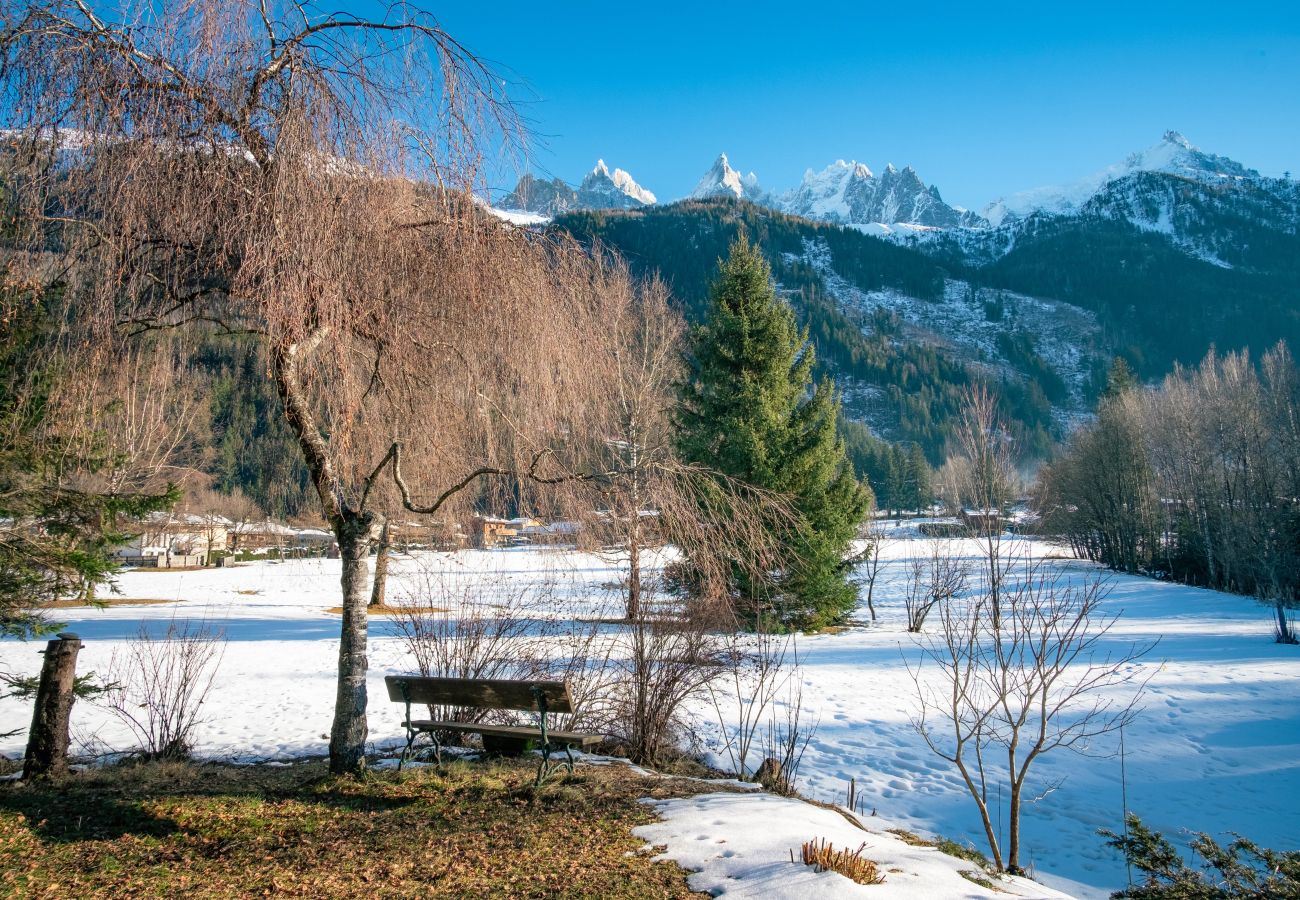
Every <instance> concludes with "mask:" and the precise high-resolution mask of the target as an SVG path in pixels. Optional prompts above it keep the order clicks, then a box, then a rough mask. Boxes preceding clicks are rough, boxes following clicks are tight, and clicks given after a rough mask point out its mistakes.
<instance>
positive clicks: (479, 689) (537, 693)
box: [384, 675, 605, 784]
mask: <svg viewBox="0 0 1300 900" xmlns="http://www.w3.org/2000/svg"><path fill="white" fill-rule="evenodd" d="M384 683H385V684H386V685H387V686H388V699H389V700H392V701H393V702H394V703H403V704H405V705H406V719H405V721H403V722H402V726H403V727H404V728H405V729H406V747H405V748H404V749H403V750H402V758H401V759H400V760H399V761H398V764H397V767H398V769H401V767H402V766H403V765H404V764H405V763H406V761H407V760H408V759H409V758H410V756H411V748H412V747H413V746H414V744H415V739H416V737H417V736H418V735H420V734H421V733H425V734H428V735H429V738H430V739H431V740H432V741H433V748H434V753H435V754H436V756H437V759H438V761H439V762H441V761H442V744H441V742H440V741H439V740H438V732H447V731H453V732H459V733H461V734H477V735H480V736H482V738H483V749H484V750H487V751H488V752H496V753H503V754H512V753H522V752H523V751H524V750H526V749H527V747H528V743H529V742H530V741H539V742H540V744H541V751H542V765H541V767H540V768H539V769H538V772H537V783H538V784H540V783H541V782H542V781H543V780H544V779H545V778H546V777H547V776H548V775H549V774H550V773H551V771H552V767H551V753H552V751H554V750H557V749H561V748H562V749H563V750H564V754H565V757H566V758H567V763H566V765H567V766H568V769H569V773H570V774H572V773H573V751H574V750H575V749H580V748H583V747H589V746H592V745H594V744H599V743H600V742H601V741H603V740H604V739H605V738H604V736H603V735H598V734H581V733H579V732H573V731H553V730H551V729H550V728H549V727H547V717H548V716H550V715H552V714H554V713H570V712H573V702H572V700H571V699H570V697H569V685H568V684H567V683H566V682H563V681H512V680H508V679H486V678H425V677H422V676H419V675H388V676H385V678H384ZM414 703H420V704H428V705H431V706H460V707H465V708H468V709H508V710H515V711H519V712H535V713H538V714H539V716H540V717H541V721H540V722H539V726H540V727H538V728H529V727H526V726H521V725H486V724H483V723H480V722H438V721H433V720H431V719H416V718H414V717H413V716H412V715H411V705H412V704H414Z"/></svg>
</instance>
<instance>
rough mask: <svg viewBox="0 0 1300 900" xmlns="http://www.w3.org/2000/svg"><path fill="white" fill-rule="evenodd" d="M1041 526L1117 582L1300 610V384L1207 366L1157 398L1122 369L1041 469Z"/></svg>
mask: <svg viewBox="0 0 1300 900" xmlns="http://www.w3.org/2000/svg"><path fill="white" fill-rule="evenodd" d="M1040 490H1041V491H1042V496H1041V498H1040V505H1041V506H1042V508H1043V509H1044V511H1045V523H1044V524H1045V526H1046V527H1047V528H1048V529H1049V530H1050V531H1052V532H1055V533H1057V534H1060V535H1062V536H1064V537H1065V538H1066V539H1068V540H1069V541H1070V543H1071V544H1072V545H1073V546H1074V549H1075V550H1076V552H1078V553H1079V554H1081V555H1083V556H1085V557H1087V558H1089V559H1092V560H1096V561H1098V562H1102V563H1105V564H1106V565H1108V566H1110V567H1112V568H1115V569H1119V570H1123V571H1126V572H1147V573H1151V574H1156V575H1160V576H1163V577H1168V578H1173V579H1175V580H1178V581H1181V582H1184V583H1186V584H1194V585H1203V586H1206V587H1212V588H1218V589H1222V590H1228V591H1235V592H1238V593H1243V594H1250V595H1254V596H1256V597H1258V598H1260V599H1261V600H1264V601H1267V602H1270V603H1272V604H1274V605H1275V606H1276V608H1277V612H1278V622H1279V630H1280V633H1281V634H1283V635H1288V634H1289V633H1290V631H1289V626H1288V624H1287V621H1286V618H1285V615H1284V613H1283V610H1284V609H1285V608H1286V607H1290V606H1295V605H1296V604H1297V603H1300V372H1298V371H1297V368H1296V364H1295V361H1294V359H1293V358H1292V356H1291V354H1290V351H1289V350H1288V349H1287V346H1286V344H1285V343H1279V344H1278V345H1277V346H1275V347H1274V348H1273V349H1272V350H1270V351H1268V352H1267V353H1265V354H1264V356H1263V357H1262V358H1261V359H1260V360H1259V363H1258V365H1256V364H1254V363H1253V362H1252V360H1251V358H1250V355H1249V354H1248V353H1247V352H1245V351H1243V352H1239V353H1230V354H1228V355H1226V356H1218V355H1215V354H1214V353H1211V354H1210V355H1209V356H1207V357H1206V358H1205V360H1204V361H1203V362H1202V363H1201V365H1200V366H1199V367H1197V368H1196V369H1182V368H1179V369H1176V370H1175V371H1174V372H1173V374H1171V375H1169V376H1168V377H1166V378H1165V380H1164V381H1163V382H1162V383H1161V384H1160V385H1159V386H1157V387H1152V388H1142V387H1138V386H1137V385H1136V384H1135V382H1134V380H1133V378H1132V375H1131V373H1130V372H1129V370H1128V368H1127V367H1126V366H1125V365H1123V364H1122V363H1118V364H1117V365H1116V367H1115V368H1114V369H1113V370H1112V376H1111V379H1110V383H1109V385H1108V387H1107V390H1106V393H1105V395H1104V396H1103V398H1102V401H1101V405H1100V408H1099V410H1098V414H1097V419H1096V421H1095V422H1094V423H1092V424H1091V425H1088V426H1086V427H1083V428H1080V429H1079V430H1078V431H1077V432H1075V434H1074V435H1073V436H1072V437H1071V439H1070V441H1069V442H1068V444H1067V445H1066V447H1065V449H1064V451H1063V452H1062V454H1061V456H1060V457H1059V458H1058V459H1057V460H1056V461H1055V462H1053V463H1052V464H1051V465H1049V466H1046V467H1045V468H1044V469H1043V472H1042V474H1041V478H1040Z"/></svg>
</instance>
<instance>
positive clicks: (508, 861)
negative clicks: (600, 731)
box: [0, 760, 718, 898]
mask: <svg viewBox="0 0 1300 900" xmlns="http://www.w3.org/2000/svg"><path fill="white" fill-rule="evenodd" d="M534 765H535V764H534V763H533V762H531V761H528V760H500V761H494V762H490V763H464V762H459V761H457V762H452V763H450V764H448V765H447V766H445V767H441V768H437V769H435V768H416V769H413V770H408V771H404V772H402V773H400V774H398V773H396V772H393V771H391V770H386V771H383V772H378V773H371V774H369V775H367V776H366V777H364V778H360V779H349V778H337V777H333V776H331V775H329V773H328V771H327V769H326V767H325V765H324V763H322V762H310V763H302V764H296V765H293V766H288V767H267V766H246V767H236V766H227V765H217V764H178V763H148V764H137V765H130V766H119V767H113V768H108V769H98V770H94V771H89V772H84V773H81V774H77V775H73V776H70V777H69V778H67V779H65V780H64V781H62V782H61V783H46V784H40V783H37V784H23V783H5V784H2V785H0V895H3V896H12V897H42V898H64V897H78V898H109V897H113V898H117V897H211V898H216V897H231V896H262V895H276V896H290V897H411V898H416V897H419V898H425V897H471V896H478V897H489V896H490V897H504V896H510V897H574V898H578V897H589V898H604V897H610V898H633V897H636V898H640V897H695V896H700V895H697V894H693V893H692V892H691V891H690V889H689V888H688V887H687V884H686V873H685V872H684V871H683V870H682V869H680V868H678V867H677V866H675V865H672V864H665V863H653V862H651V861H650V858H649V854H645V853H642V852H640V851H641V848H642V843H641V841H639V840H637V839H636V838H634V837H633V836H632V834H631V830H632V828H633V827H635V826H637V825H642V824H645V823H648V822H650V821H652V820H653V819H654V813H653V812H652V811H651V810H650V809H649V808H648V807H647V806H646V805H645V804H642V803H639V802H637V801H638V799H639V798H641V797H645V796H650V797H672V796H685V795H689V794H692V793H697V792H699V791H700V790H710V791H713V790H717V789H718V787H717V786H716V785H700V784H699V783H697V782H690V781H685V780H678V779H655V778H646V777H644V776H639V775H636V774H635V773H633V772H632V771H630V770H629V769H626V768H624V767H621V766H587V767H580V768H579V770H578V773H577V775H576V776H574V777H572V778H564V779H560V780H557V781H556V782H553V783H551V784H550V785H548V786H546V787H544V788H543V789H542V790H541V791H535V790H533V788H532V781H533V777H534V773H535V768H534Z"/></svg>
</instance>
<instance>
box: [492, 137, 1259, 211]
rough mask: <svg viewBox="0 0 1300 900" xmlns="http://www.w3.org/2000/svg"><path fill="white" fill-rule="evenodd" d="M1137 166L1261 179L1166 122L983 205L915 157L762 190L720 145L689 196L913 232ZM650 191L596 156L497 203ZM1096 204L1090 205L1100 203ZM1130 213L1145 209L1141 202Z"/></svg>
mask: <svg viewBox="0 0 1300 900" xmlns="http://www.w3.org/2000/svg"><path fill="white" fill-rule="evenodd" d="M1143 173H1157V174H1163V175H1171V176H1175V177H1177V178H1181V179H1186V180H1189V181H1192V182H1196V183H1198V184H1201V185H1204V186H1208V187H1211V188H1214V189H1226V190H1232V189H1233V188H1240V187H1247V188H1257V187H1259V186H1260V185H1261V184H1265V185H1266V183H1267V182H1270V181H1271V182H1281V184H1280V185H1279V186H1283V185H1285V182H1282V181H1281V180H1280V179H1265V178H1262V176H1260V174H1259V173H1258V172H1256V171H1255V170H1254V169H1249V168H1247V167H1246V166H1244V165H1242V164H1241V163H1238V162H1236V161H1234V160H1232V159H1228V158H1227V157H1223V156H1217V155H1215V154H1212V153H1206V152H1204V151H1202V150H1200V149H1198V148H1197V147H1195V146H1193V145H1192V144H1191V142H1190V141H1188V140H1187V138H1185V137H1184V136H1183V135H1181V134H1179V133H1178V132H1175V131H1169V132H1166V133H1165V135H1164V137H1163V138H1162V140H1161V141H1160V142H1159V143H1157V144H1156V145H1154V146H1152V147H1150V148H1148V149H1146V150H1143V151H1140V152H1137V153H1133V154H1131V155H1130V156H1129V157H1128V158H1127V159H1125V160H1123V161H1121V162H1119V163H1116V164H1115V165H1112V166H1108V167H1106V168H1105V169H1102V170H1101V171H1099V172H1094V173H1093V174H1091V175H1089V176H1087V177H1085V178H1081V179H1079V180H1078V181H1076V182H1073V183H1071V184H1066V185H1061V186H1053V187H1039V188H1034V189H1031V190H1026V191H1022V192H1019V193H1016V194H1012V195H1011V196H1009V197H1004V198H999V199H998V200H995V201H994V202H992V203H990V204H988V205H987V206H986V207H985V208H984V210H983V211H982V213H975V212H972V211H970V210H966V209H962V208H961V207H955V206H951V205H949V204H948V203H946V202H944V200H943V197H942V195H941V194H940V193H939V189H938V187H937V186H935V185H932V184H931V185H927V184H926V183H925V182H924V181H923V180H922V179H921V177H920V175H918V174H917V172H916V170H914V169H913V168H912V167H911V166H905V167H904V168H902V169H897V168H895V167H894V166H893V165H892V164H890V165H887V166H885V168H884V170H883V171H881V172H880V173H879V174H876V173H873V172H872V170H871V169H869V168H868V167H867V166H866V165H865V164H863V163H859V162H855V161H852V160H851V161H848V162H845V161H844V160H836V161H835V162H834V163H832V164H831V165H829V166H827V167H825V168H824V169H821V170H820V171H816V170H813V169H808V170H807V171H806V172H805V173H804V176H803V179H802V181H801V182H800V184H799V185H798V186H797V187H796V188H794V189H793V190H790V191H787V192H785V193H782V194H774V193H771V192H769V191H767V190H765V189H764V188H763V187H762V185H761V184H760V183H759V179H758V176H757V175H756V174H755V173H753V172H750V173H748V174H742V173H741V172H740V171H739V170H737V169H736V168H734V167H733V166H732V165H731V161H730V160H729V159H728V157H727V154H725V153H723V154H720V155H719V156H718V158H717V159H716V160H715V161H714V162H713V165H712V166H710V167H709V169H708V170H707V171H706V172H705V173H704V175H703V176H702V177H701V178H700V181H699V183H698V184H697V185H696V186H695V189H694V190H692V191H691V193H690V194H689V195H688V197H687V198H685V199H693V200H701V199H706V198H710V197H734V198H737V199H742V200H748V201H750V202H752V203H757V204H758V205H760V206H766V207H768V208H770V209H775V210H778V211H779V212H784V213H788V214H790V215H796V216H802V217H804V218H807V219H812V220H814V221H820V222H830V223H832V224H836V225H846V226H851V227H855V228H858V229H859V230H862V231H865V232H867V233H874V234H894V235H899V236H908V235H915V234H918V233H919V232H926V231H935V230H951V229H971V230H978V231H988V230H990V229H996V228H998V227H999V226H1003V225H1007V224H1010V223H1013V222H1017V221H1022V220H1025V219H1028V218H1031V217H1033V216H1036V215H1039V216H1042V215H1046V216H1053V215H1074V214H1077V213H1080V212H1082V211H1084V210H1085V209H1087V208H1088V206H1089V203H1090V201H1093V199H1094V198H1096V197H1097V196H1098V195H1101V194H1104V193H1107V192H1112V193H1113V191H1111V188H1112V187H1113V186H1114V185H1115V184H1116V183H1117V182H1124V181H1125V180H1126V179H1133V178H1134V177H1136V176H1140V175H1142V174H1143ZM655 202H656V199H655V195H654V194H652V193H651V192H650V191H648V190H646V189H645V188H643V187H641V186H640V185H639V184H637V182H636V181H635V180H634V179H633V178H632V176H631V175H629V174H628V173H627V172H624V171H623V170H622V169H615V170H614V172H613V174H611V173H610V172H609V170H608V168H606V166H605V163H604V162H603V161H600V162H598V163H597V165H596V168H595V169H593V170H592V171H591V172H590V173H588V175H587V176H586V177H585V178H584V179H583V181H582V183H581V184H579V186H578V187H577V189H574V188H572V187H570V186H569V185H568V184H566V183H565V182H563V181H561V180H560V179H558V178H557V179H553V180H552V181H549V182H546V181H541V180H539V179H537V178H535V177H533V176H532V175H525V176H524V177H523V178H522V179H520V181H519V184H518V186H517V187H516V188H515V190H514V191H512V192H511V193H510V194H509V195H507V196H506V197H505V198H503V199H502V200H501V201H500V202H499V203H497V204H496V205H497V206H498V207H500V208H502V209H505V210H512V211H521V212H529V213H535V214H539V215H544V216H555V215H560V214H563V213H566V212H572V211H575V210H594V209H636V208H639V207H642V206H647V205H650V204H652V203H655ZM1096 206H1097V204H1095V203H1094V204H1093V210H1092V211H1093V212H1096V211H1097V210H1096V209H1095V207H1096ZM1129 212H1130V214H1131V215H1133V216H1137V217H1140V216H1141V215H1143V213H1142V211H1141V210H1140V209H1138V208H1133V209H1130V211H1129ZM1147 218H1148V220H1149V224H1150V225H1152V227H1164V226H1163V225H1162V224H1161V220H1159V219H1151V218H1150V217H1149V216H1148V217H1147Z"/></svg>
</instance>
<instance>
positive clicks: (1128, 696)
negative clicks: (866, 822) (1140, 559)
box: [909, 565, 1153, 874]
mask: <svg viewBox="0 0 1300 900" xmlns="http://www.w3.org/2000/svg"><path fill="white" fill-rule="evenodd" d="M1019 576H1020V577H1019V579H1018V580H1017V582H1016V583H1015V584H1014V585H1011V584H1007V585H1004V587H1005V588H1006V589H1005V591H1004V593H1003V596H1002V599H1003V608H1002V611H1001V615H1000V621H997V622H995V621H994V613H993V606H992V601H991V599H990V598H989V597H987V596H982V597H979V598H977V599H976V600H974V601H973V602H971V603H969V604H964V605H962V604H955V603H954V604H946V605H943V606H941V607H940V608H939V618H940V621H941V623H942V627H941V629H940V630H939V632H938V634H936V635H935V636H933V637H931V638H929V639H928V640H926V641H924V642H922V643H921V645H920V646H921V650H922V659H921V660H920V662H919V663H918V664H917V665H916V666H915V667H911V666H910V665H909V670H910V671H911V674H912V677H913V680H914V681H915V684H916V690H917V696H918V699H919V711H918V712H917V714H916V716H915V717H914V718H913V725H914V726H915V727H916V729H917V731H918V732H919V733H920V735H921V737H922V738H923V739H924V740H925V742H926V744H927V746H929V748H930V749H931V750H932V751H933V752H934V753H935V754H937V755H938V756H940V757H941V758H943V759H945V760H947V761H948V762H950V763H951V764H952V765H953V766H954V767H955V768H956V769H957V771H958V773H959V774H960V775H961V778H962V781H963V782H964V783H965V785H966V789H967V791H969V793H970V795H971V798H972V799H973V800H974V802H975V805H976V807H977V808H978V809H979V814H980V820H981V822H982V823H983V826H984V833H985V837H986V838H987V840H988V844H989V850H990V853H991V855H992V856H993V860H994V863H995V864H996V865H997V868H998V870H999V871H1007V872H1011V873H1013V874H1023V870H1022V869H1021V866H1020V814H1021V808H1022V805H1023V803H1024V800H1025V797H1026V789H1027V788H1028V786H1029V774H1030V771H1031V769H1032V768H1033V765H1034V763H1036V762H1037V761H1038V760H1039V759H1040V758H1041V757H1043V756H1044V755H1046V754H1048V753H1051V752H1053V751H1055V750H1058V749H1063V748H1064V749H1070V750H1075V751H1077V752H1096V751H1097V748H1096V747H1095V746H1094V744H1093V742H1094V741H1096V740H1097V739H1099V738H1102V737H1104V736H1105V735H1108V734H1110V733H1112V732H1114V731H1116V730H1118V729H1119V728H1121V727H1123V726H1124V725H1126V724H1127V723H1129V722H1130V721H1132V719H1133V717H1134V716H1135V715H1136V712H1137V702H1138V700H1139V698H1140V696H1141V693H1142V689H1143V687H1144V686H1145V684H1146V681H1147V679H1149V677H1150V676H1149V675H1144V673H1143V671H1142V669H1141V667H1140V666H1138V665H1136V663H1137V661H1138V660H1139V659H1140V658H1141V657H1142V656H1143V655H1145V654H1146V653H1147V652H1149V651H1150V650H1151V648H1152V646H1153V645H1152V644H1146V645H1138V644H1129V645H1119V646H1117V647H1115V648H1111V647H1108V646H1107V642H1108V635H1109V633H1110V631H1111V628H1112V627H1113V626H1114V624H1115V621H1116V617H1115V616H1109V615H1106V614H1104V613H1102V611H1101V608H1100V607H1101V604H1102V602H1103V600H1104V598H1105V594H1106V585H1105V582H1104V581H1102V580H1100V579H1096V578H1090V579H1087V580H1085V581H1083V582H1082V583H1080V584H1077V585H1075V584H1070V583H1067V582H1066V581H1065V580H1064V578H1063V576H1062V575H1061V574H1060V573H1059V572H1055V571H1052V570H1049V569H1047V568H1045V567H1043V566H1041V565H1034V566H1027V567H1026V569H1025V571H1024V572H1022V573H1019ZM930 667H933V670H934V671H933V674H930ZM927 676H928V677H927ZM1002 784H1005V786H1006V788H1007V792H1006V821H1007V827H1008V834H1007V844H1006V848H1005V853H1004V851H1003V846H1002V844H1001V841H1000V837H999V834H998V831H997V829H996V828H995V826H994V823H995V822H996V821H998V820H999V818H1000V813H999V812H998V811H997V808H996V805H995V804H996V803H997V802H998V801H997V799H995V798H996V797H1001V796H1002V794H1001V791H998V793H996V794H994V793H993V791H992V790H991V788H992V787H993V786H994V785H1002Z"/></svg>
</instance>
